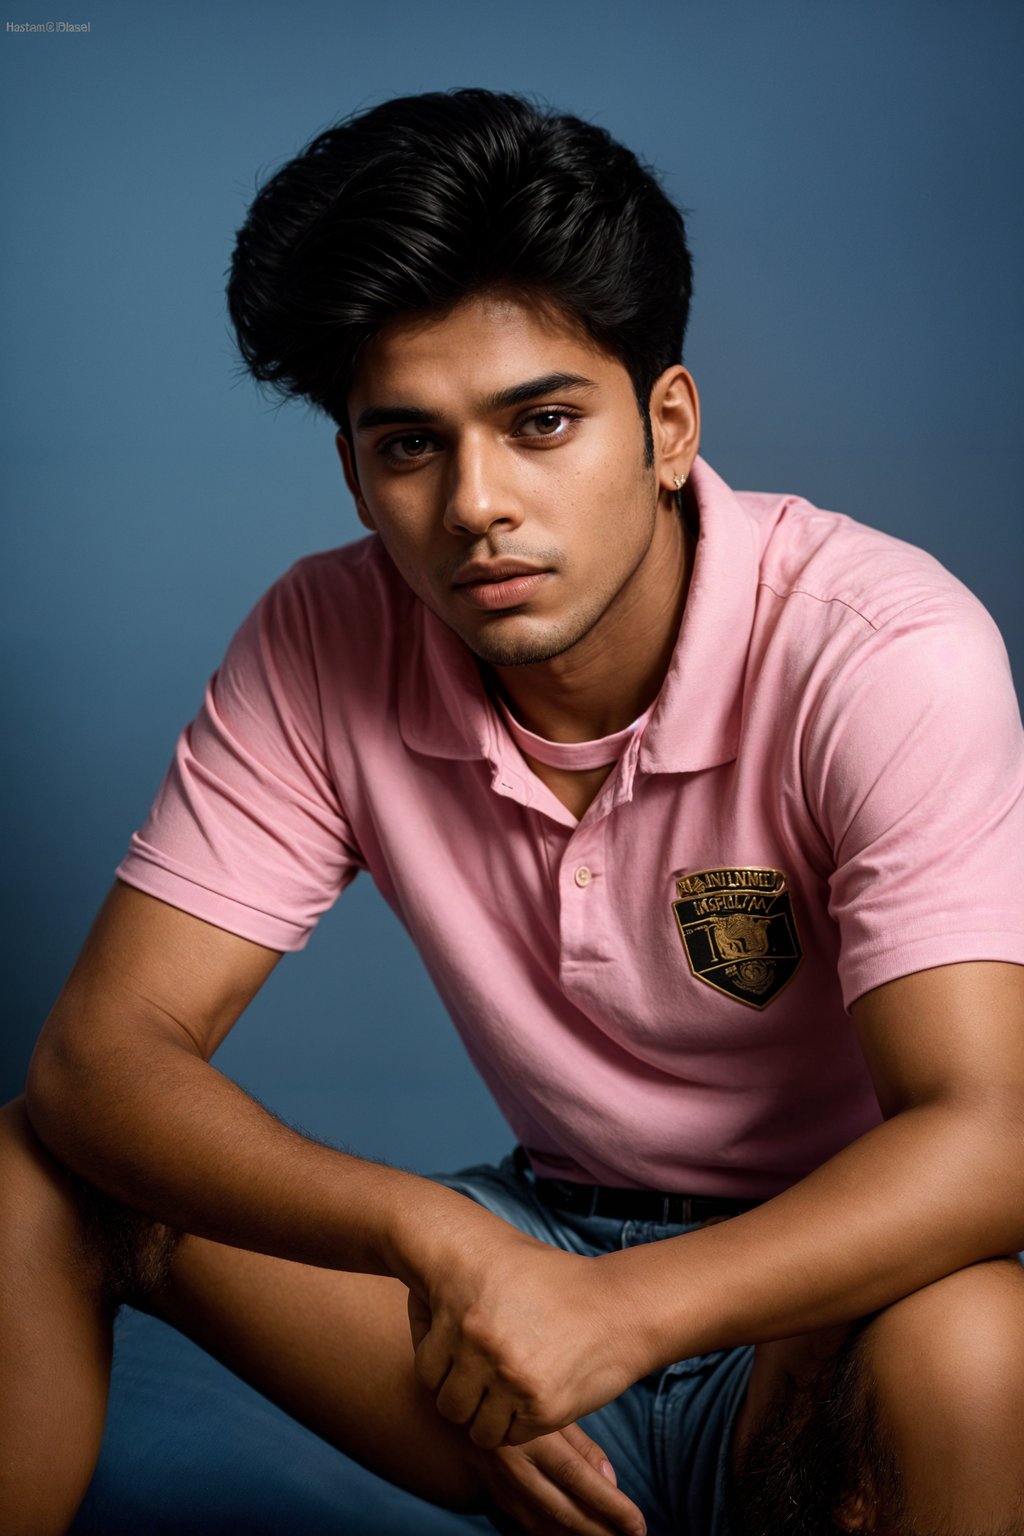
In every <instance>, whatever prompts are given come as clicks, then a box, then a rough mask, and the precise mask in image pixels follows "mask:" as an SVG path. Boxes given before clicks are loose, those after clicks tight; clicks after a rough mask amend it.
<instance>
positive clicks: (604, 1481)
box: [538, 1424, 647, 1536]
mask: <svg viewBox="0 0 1024 1536" xmlns="http://www.w3.org/2000/svg"><path fill="white" fill-rule="evenodd" d="M544 1439H545V1441H547V1440H550V1441H551V1448H550V1450H548V1449H547V1448H545V1452H544V1457H545V1463H546V1464H545V1465H544V1467H543V1470H544V1471H545V1472H546V1475H547V1476H548V1477H549V1478H550V1479H551V1481H552V1482H554V1483H556V1484H557V1485H558V1487H559V1488H561V1489H562V1490H564V1491H565V1492H566V1493H567V1494H569V1495H570V1496H571V1498H572V1500H573V1502H574V1503H576V1504H577V1505H579V1506H581V1507H582V1508H583V1510H584V1511H585V1513H586V1514H587V1515H588V1517H593V1516H596V1517H597V1518H598V1520H599V1521H600V1520H603V1521H605V1522H607V1524H608V1525H609V1526H610V1527H611V1528H612V1529H613V1530H615V1531H626V1532H629V1533H630V1536H644V1532H645V1531H646V1529H647V1526H646V1523H645V1521H644V1517H643V1515H642V1514H641V1512H640V1510H639V1509H638V1508H637V1506H636V1505H635V1504H634V1503H633V1501H632V1499H630V1498H628V1497H627V1496H626V1494H624V1493H623V1492H622V1491H621V1489H619V1488H618V1486H617V1485H616V1481H615V1472H614V1469H613V1468H612V1465H611V1462H610V1461H609V1460H608V1458H607V1457H606V1456H605V1454H604V1451H602V1449H601V1447H600V1446H599V1445H597V1444H595V1442H594V1441H593V1440H591V1439H590V1437H589V1435H587V1434H585V1433H584V1431H583V1430H582V1429H580V1427H579V1425H577V1424H571V1425H567V1426H566V1428H565V1429H564V1430H562V1431H561V1433H560V1434H558V1435H552V1436H545V1437H544ZM538 1443H539V1442H538ZM604 1468H607V1469H608V1470H607V1471H605V1470H604ZM609 1473H610V1474H611V1475H610V1476H609ZM602 1528H603V1527H602V1526H601V1525H600V1524H598V1526H597V1529H602ZM581 1529H582V1527H581Z"/></svg>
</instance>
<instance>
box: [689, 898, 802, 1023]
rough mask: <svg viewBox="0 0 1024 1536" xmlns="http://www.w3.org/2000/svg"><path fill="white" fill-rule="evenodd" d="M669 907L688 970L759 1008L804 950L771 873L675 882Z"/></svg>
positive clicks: (789, 907) (790, 972) (789, 905)
mask: <svg viewBox="0 0 1024 1536" xmlns="http://www.w3.org/2000/svg"><path fill="white" fill-rule="evenodd" d="M676 892H677V894H678V896H679V900H678V901H674V902H673V903H672V910H673V912H674V913H675V914H676V922H677V923H678V924H679V934H680V937H681V938H682V941H683V948H684V949H685V950H686V958H687V960H688V961H689V963H690V970H691V971H692V972H693V974H694V975H695V976H696V977H698V978H699V979H700V980H701V981H704V982H706V983H707V985H708V986H709V987H714V988H715V990H716V991H718V992H725V993H726V994H727V995H728V996H729V997H734V998H735V999H736V1001H737V1002H739V1003H746V1004H747V1005H748V1006H749V1007H751V1008H764V1007H766V1005H767V1004H768V1003H770V1002H771V1000H772V998H773V997H777V996H778V995H779V993H780V992H781V991H782V989H783V987H784V986H785V985H786V983H787V982H788V981H789V980H790V978H791V977H792V975H793V973H794V971H795V970H796V968H797V966H798V965H799V964H800V961H801V960H802V959H803V950H802V949H801V948H800V939H799V936H798V934H797V931H796V921H795V919H794V917H793V907H792V903H791V901H790V896H789V892H788V891H787V890H786V877H785V875H784V874H783V873H782V871H781V870H778V869H702V870H699V871H698V872H697V873H696V874H693V875H684V876H683V877H682V879H680V880H677V881H676Z"/></svg>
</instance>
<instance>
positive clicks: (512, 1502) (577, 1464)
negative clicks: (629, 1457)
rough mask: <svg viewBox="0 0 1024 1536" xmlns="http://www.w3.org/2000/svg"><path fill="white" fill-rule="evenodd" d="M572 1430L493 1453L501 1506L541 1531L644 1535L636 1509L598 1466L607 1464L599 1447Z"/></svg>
mask: <svg viewBox="0 0 1024 1536" xmlns="http://www.w3.org/2000/svg"><path fill="white" fill-rule="evenodd" d="M571 1430H575V1431H576V1432H575V1433H570V1430H563V1431H561V1432H559V1433H556V1434H552V1435H543V1436H541V1437H540V1438H538V1439H536V1440H534V1441H533V1442H532V1443H531V1444H530V1446H529V1447H528V1448H527V1449H526V1450H511V1449H508V1448H502V1449H501V1450H500V1451H498V1452H496V1453H495V1461H496V1462H497V1463H498V1464H500V1466H501V1467H502V1471H503V1481H504V1487H503V1490H502V1492H503V1494H504V1497H502V1498H501V1504H502V1507H503V1508H504V1510H505V1511H506V1512H507V1513H509V1514H511V1515H513V1516H514V1518H515V1519H516V1520H518V1521H519V1522H520V1524H521V1526H523V1527H524V1528H525V1529H526V1530H528V1531H530V1532H535V1533H539V1536H547V1533H551V1536H554V1533H560V1532H563V1531H574V1532H577V1533H579V1536H644V1533H645V1532H646V1529H647V1527H646V1524H645V1522H644V1517H643V1515H642V1514H641V1512H640V1510H639V1509H638V1508H637V1506H636V1505H635V1504H634V1503H633V1501H632V1500H631V1499H629V1498H627V1497H626V1495H625V1494H624V1493H622V1492H620V1490H619V1489H618V1488H616V1486H615V1484H614V1482H613V1481H612V1480H611V1479H610V1478H609V1477H608V1476H607V1474H606V1473H605V1472H602V1471H601V1470H600V1468H601V1466H602V1465H603V1466H606V1467H608V1466H610V1464H609V1463H608V1460H607V1458H606V1456H605V1455H604V1452H603V1451H602V1450H601V1448H600V1446H598V1445H596V1444H595V1443H594V1441H592V1440H591V1439H590V1438H589V1436H587V1435H585V1434H584V1432H583V1431H582V1430H579V1429H577V1427H576V1426H571ZM495 1492H497V1490H495ZM498 1528H499V1529H501V1526H500V1525H499V1527H498Z"/></svg>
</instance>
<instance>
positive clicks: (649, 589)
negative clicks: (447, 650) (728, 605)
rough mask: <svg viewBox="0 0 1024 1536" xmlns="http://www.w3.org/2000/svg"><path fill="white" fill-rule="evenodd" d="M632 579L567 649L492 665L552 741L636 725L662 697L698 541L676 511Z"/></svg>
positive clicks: (509, 695)
mask: <svg viewBox="0 0 1024 1536" xmlns="http://www.w3.org/2000/svg"><path fill="white" fill-rule="evenodd" d="M663 530H664V531H663V534H662V537H661V538H660V540H658V541H657V543H656V546H652V549H651V551H650V557H649V558H648V559H647V560H645V562H644V567H643V569H642V571H641V572H637V576H638V577H639V578H640V579H638V580H634V581H631V582H630V583H629V585H628V586H627V587H625V588H624V589H623V590H622V592H620V594H619V596H618V598H616V600H615V602H614V603H613V604H612V606H611V607H610V608H609V609H608V610H607V611H606V612H605V614H604V615H603V616H602V618H601V620H600V622H599V623H598V624H597V625H595V627H594V629H593V630H591V632H590V633H589V634H588V635H586V636H584V638H583V639H582V640H581V641H580V642H579V643H578V644H577V645H574V646H573V647H572V649H571V650H570V651H566V652H564V653H563V654H562V655H561V656H554V657H552V658H551V660H550V661H542V662H536V663H535V664H533V665H532V666H525V667H492V668H490V669H489V672H490V675H491V677H492V679H493V681H494V684H495V686H496V687H497V688H498V690H499V692H500V693H501V694H502V696H503V697H504V699H505V701H506V703H507V704H508V705H509V708H510V709H511V710H512V712H513V714H514V715H515V716H516V718H517V719H518V720H520V721H521V722H522V724H523V725H525V726H526V727H527V729H528V730H531V731H533V732H535V734H536V735H538V736H543V737H545V738H546V739H547V740H548V741H594V740H597V739H599V738H600V737H602V736H609V735H611V734H612V733H613V732H615V731H621V730H623V729H624V728H625V727H626V726H627V725H630V724H632V722H633V721H634V720H636V719H637V718H638V716H640V715H642V714H643V712H644V710H645V709H647V708H648V706H649V705H650V704H652V703H653V702H654V700H655V699H656V698H657V696H658V693H659V691H660V689H661V685H662V683H663V681H664V679H665V673H666V672H667V671H668V666H669V662H670V661H671V659H672V652H673V650H674V649H675V643H676V637H677V636H678V633H679V624H680V621H681V619H682V615H683V608H684V605H685V603H686V591H687V587H688V584H689V578H690V570H691V566H692V556H693V548H692V543H691V540H690V538H689V536H688V535H687V533H686V531H685V529H684V527H683V524H682V522H681V520H680V519H679V518H678V517H676V516H673V517H672V518H671V519H670V520H668V521H666V523H665V524H664V525H663Z"/></svg>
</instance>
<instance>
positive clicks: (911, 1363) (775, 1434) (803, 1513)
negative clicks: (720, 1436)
mask: <svg viewBox="0 0 1024 1536" xmlns="http://www.w3.org/2000/svg"><path fill="white" fill-rule="evenodd" d="M734 1468H735V1472H736V1477H735V1483H736V1487H735V1497H736V1505H737V1509H738V1511H739V1512H740V1513H739V1523H740V1528H741V1529H742V1530H743V1532H744V1536H820V1533H821V1532H826V1531H833V1530H840V1531H842V1530H845V1531H871V1532H877V1533H879V1536H882V1533H884V1536H940V1533H946V1532H956V1533H957V1536H1016V1533H1018V1532H1020V1531H1022V1530H1024V1270H1022V1269H1021V1267H1020V1265H1019V1264H1018V1263H1017V1262H1016V1261H1015V1260H997V1261H994V1262H992V1263H986V1264H976V1265H972V1266H971V1267H970V1268H969V1269H966V1270H961V1271H959V1272H958V1273H957V1274H954V1275H950V1276H947V1277H946V1279H944V1280H940V1281H936V1282H935V1284H934V1285H930V1286H925V1287H924V1288H923V1289H922V1290H920V1291H917V1292H916V1293H915V1294H914V1295H912V1296H908V1297H906V1298H905V1299H904V1300H903V1301H900V1302H897V1303H895V1304H894V1305H893V1306H891V1307H887V1308H885V1309H884V1310H883V1311H882V1312H880V1313H879V1314H878V1315H877V1316H876V1317H874V1318H873V1319H871V1320H869V1321H867V1322H865V1323H863V1324H860V1325H858V1326H856V1327H855V1328H853V1329H850V1330H845V1331H844V1330H839V1331H834V1332H831V1333H828V1334H822V1335H809V1336H807V1337H806V1338H804V1339H795V1340H786V1341H779V1342H778V1343H776V1344H772V1345H769V1346H764V1347H763V1348H762V1349H759V1350H758V1351H757V1360H756V1364H755V1371H754V1373H753V1375H752V1378H751V1384H750V1389H749V1391H748V1396H747V1400H746V1404H745V1407H744V1412H743V1414H742V1415H741V1418H740V1421H739V1424H738V1427H737V1436H736V1444H735V1448H734Z"/></svg>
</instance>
